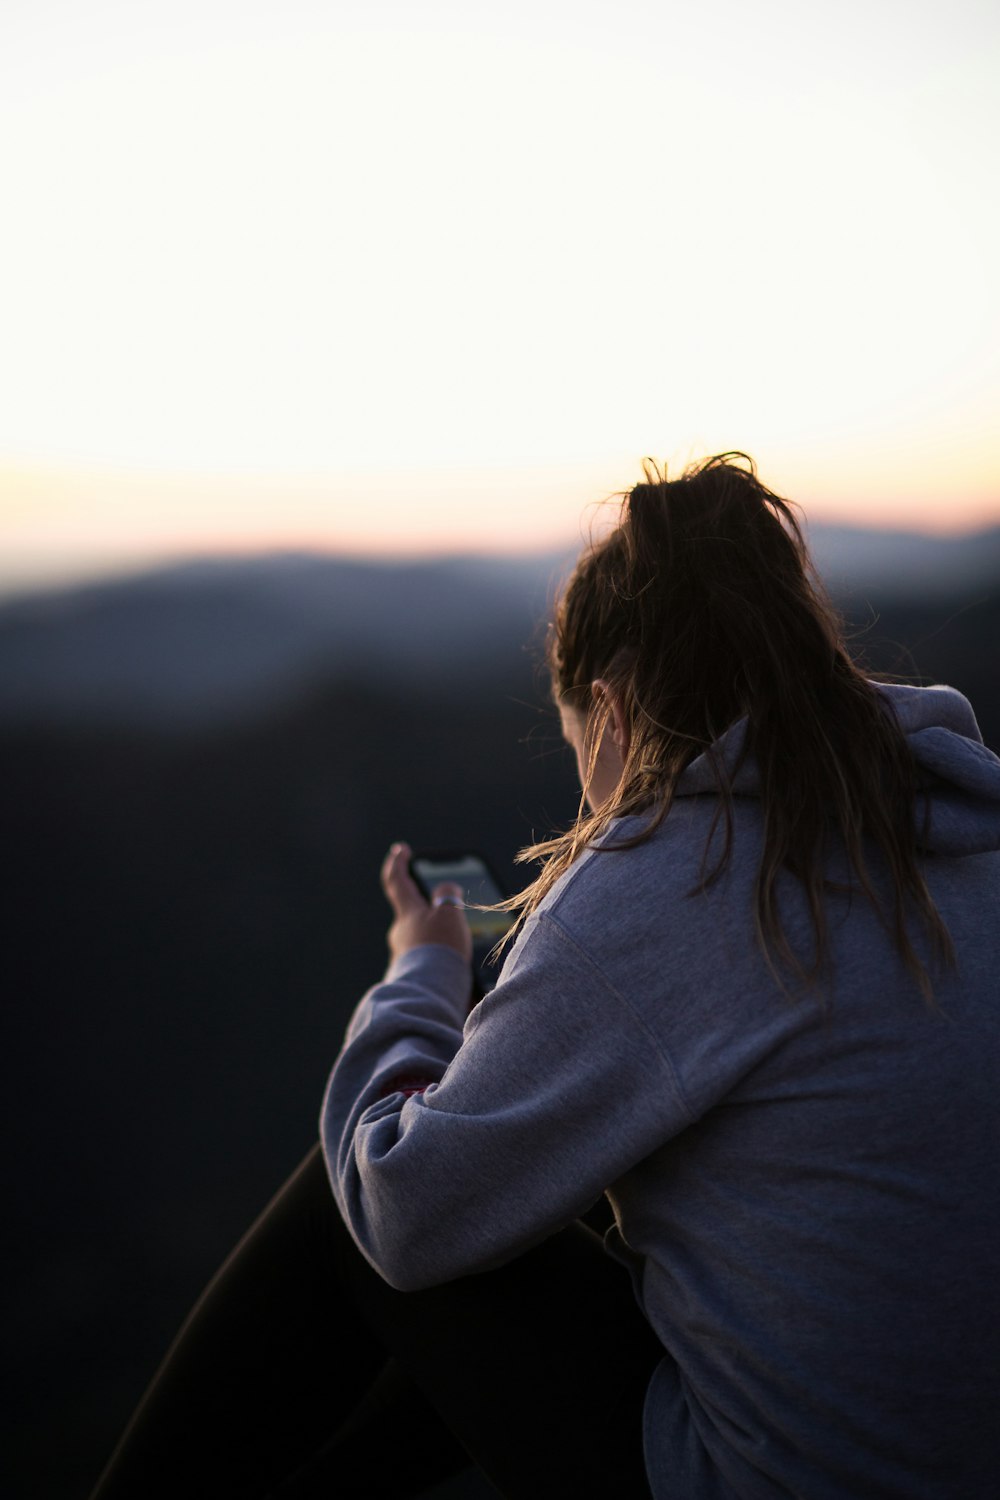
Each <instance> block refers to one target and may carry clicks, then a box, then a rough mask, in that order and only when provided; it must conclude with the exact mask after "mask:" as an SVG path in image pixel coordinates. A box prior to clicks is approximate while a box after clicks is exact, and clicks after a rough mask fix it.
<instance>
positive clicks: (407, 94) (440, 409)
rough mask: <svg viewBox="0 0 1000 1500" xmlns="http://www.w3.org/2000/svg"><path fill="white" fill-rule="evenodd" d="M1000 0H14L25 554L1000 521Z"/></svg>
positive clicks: (5, 49)
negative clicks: (745, 515)
mask: <svg viewBox="0 0 1000 1500" xmlns="http://www.w3.org/2000/svg"><path fill="white" fill-rule="evenodd" d="M997 77H1000V7H997V6H996V4H995V3H994V0H952V3H947V4H946V3H936V0H935V3H929V0H905V3H904V0H839V3H838V4H837V5H836V6H833V5H830V4H829V3H828V0H824V3H822V4H817V3H811V0H759V3H756V4H753V5H748V4H746V0H699V3H698V4H697V5H692V4H691V3H690V0H685V3H683V4H681V3H672V0H655V3H646V0H616V3H614V4H611V3H607V0H604V3H594V0H573V3H565V0H505V3H504V4H503V5H502V6H501V5H499V4H495V3H494V4H481V3H477V0H461V3H457V0H424V3H419V0H364V3H357V4H355V3H351V0H339V3H338V0H322V3H311V0H269V3H263V0H193V3H192V0H169V3H166V4H164V3H161V0H124V3H122V0H5V3H4V5H3V7H2V10H0V202H2V205H3V219H4V226H5V227H4V231H3V234H2V236H0V589H5V590H7V591H10V590H11V589H18V588H24V587H33V586H35V585H36V584H44V583H48V582H51V581H53V580H60V579H68V578H72V577H77V576H84V575H88V574H94V573H99V572H101V571H111V570H116V569H121V568H130V567H134V566H139V565H145V564H146V563H148V562H149V561H155V560H156V559H158V558H166V557H172V556H177V555H185V554H188V553H191V552H198V551H205V550H209V551H228V550H238V551H239V550H247V549H251V550H253V549H257V548H260V547H296V548H298V547H321V548H325V549H333V550H340V551H348V552H362V553H372V552H379V551H382V552H384V551H389V552H394V553H408V552H413V551H418V552H419V551H437V550H442V549H445V550H468V549H471V548H479V549H493V550H504V551H517V550H523V549H527V548H533V547H541V546H550V545H563V544H565V543H566V541H567V540H569V541H572V540H574V539H576V538H578V537H579V536H580V534H581V518H583V525H584V527H585V525H586V516H587V514H588V507H589V505H590V503H591V502H593V501H597V500H599V499H600V498H602V496H604V495H607V494H608V493H610V492H612V491H614V490H618V489H621V488H623V487H626V486H628V485H629V484H631V483H632V482H634V481H635V480H636V479H637V478H639V477H640V472H639V462H640V460H641V458H642V457H643V456H644V455H647V454H648V455H651V456H653V457H655V458H657V459H659V460H661V461H665V462H666V463H667V465H668V472H676V471H677V470H679V469H681V468H683V466H684V464H685V463H687V462H689V461H690V460H692V459H696V458H698V457H701V456H704V455H706V454H708V453H712V452H717V451H722V450H726V449H733V448H739V449H744V450H746V451H748V452H750V453H751V454H752V455H753V456H754V457H755V459H756V460H757V463H758V466H759V469H760V473H761V477H762V478H763V479H764V480H765V482H766V483H768V484H770V485H771V486H772V487H773V488H775V489H777V490H779V491H780V492H782V493H784V494H787V495H790V496H791V497H792V498H793V499H797V500H799V501H800V502H801V503H802V504H803V505H804V507H805V509H806V514H807V516H808V517H810V518H812V519H819V520H823V519H835V520H843V521H851V522H856V523H862V524H866V525H883V526H906V527H913V528H919V529H932V530H956V529H957V530H962V529H964V530H968V529H970V528H974V527H977V526H982V525H987V524H994V523H996V522H998V521H1000V450H998V441H997V432H998V422H997V413H998V411H1000V288H998V278H997V276H996V267H997V265H998V264H1000V193H998V192H997V191H996V182H997V173H996V160H997V153H998V147H1000V90H998V89H997V87H996V79H997Z"/></svg>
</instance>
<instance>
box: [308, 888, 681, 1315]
mask: <svg viewBox="0 0 1000 1500" xmlns="http://www.w3.org/2000/svg"><path fill="white" fill-rule="evenodd" d="M467 983H468V976H467V969H466V967H465V966H464V964H463V963H462V960H461V959H460V958H458V956H457V955H454V954H452V953H450V951H449V950H447V949H444V948H438V947H434V948H432V947H425V948H419V949H414V950H413V951H412V952H411V953H409V954H407V955H406V956H405V958H404V959H403V960H401V961H400V962H399V963H397V964H395V965H393V966H392V967H391V968H390V970H389V973H388V975H387V977H386V980H385V982H384V983H382V984H380V985H376V987H375V988H374V989H373V990H371V991H369V993H368V994H367V995H366V996H365V998H364V1000H362V1002H361V1004H360V1005H359V1007H358V1009H357V1011H356V1012H355V1014H354V1017H353V1019H352V1021H351V1024H350V1026H349V1028H348V1032H347V1037H346V1040H345V1044H344V1047H343V1050H342V1052H341V1054H340V1057H339V1058H338V1060H337V1063H336V1065H335V1067H334V1069H333V1072H332V1074H331V1077H330V1080H329V1083H328V1086H327V1090H326V1095H325V1098H324V1101H323V1107H322V1113H321V1118H320V1132H321V1139H322V1143H323V1150H324V1154H325V1157H326V1162H327V1170H328V1172H329V1175H330V1180H331V1184H332V1187H333V1192H334V1196H335V1198H336V1200H337V1204H338V1206H339V1208H340V1212H341V1214H342V1215H343V1217H344V1220H345V1222H346V1223H347V1225H348V1227H349V1228H350V1230H351V1233H352V1234H353V1236H354V1238H355V1240H356V1241H357V1243H358V1246H359V1247H360V1249H361V1250H362V1252H363V1253H364V1255H365V1256H366V1257H367V1258H368V1260H369V1261H370V1262H371V1263H372V1265H373V1266H374V1267H375V1269H376V1270H377V1271H379V1272H380V1274H381V1275H382V1276H383V1277H384V1278H385V1280H386V1281H388V1282H389V1283H390V1284H391V1285H393V1286H395V1287H397V1288H399V1289H400V1290H403V1291H407V1290H417V1289H419V1288H422V1287H428V1286H434V1285H436V1284H438V1283H441V1282H445V1281H450V1280H452V1279H454V1278H455V1277H458V1276H463V1275H466V1274H469V1273H471V1272H475V1271H482V1270H487V1269H489V1268H491V1267H493V1266H496V1265H500V1264H502V1263H503V1262H504V1261H506V1260H509V1259H511V1258H512V1257H513V1256H515V1255H518V1254H520V1253H522V1252H523V1251H524V1250H527V1249H528V1248H529V1247H530V1246H531V1245H533V1244H536V1243H538V1242H539V1241H540V1240H543V1239H545V1238H546V1237H547V1236H549V1235H550V1234H553V1233H555V1231H557V1230H558V1229H560V1228H562V1227H563V1226H564V1225H566V1224H568V1223H569V1222H570V1221H571V1220H572V1219H574V1218H575V1217H577V1215H579V1214H580V1213H582V1212H584V1211H585V1210H586V1209H587V1208H589V1207H590V1206H591V1204H593V1203H594V1202H595V1201H596V1199H597V1198H598V1197H600V1195H601V1193H602V1192H603V1191H604V1189H605V1188H606V1187H608V1186H609V1185H610V1184H611V1183H612V1182H614V1181H615V1180H616V1179H617V1178H618V1177H620V1176H621V1175H622V1174H623V1173H624V1172H625V1171H627V1170H628V1169H629V1168H630V1167H632V1166H634V1165H635V1164H636V1163H637V1162H638V1161H641V1160H642V1159H643V1158H644V1157H645V1156H647V1155H648V1154H649V1153H650V1151H652V1150H653V1149H654V1148H655V1147H656V1146H658V1145H660V1144H661V1143H662V1142H663V1141H664V1140H665V1139H667V1138H668V1137H670V1136H671V1135H674V1134H676V1133H677V1132H678V1131H679V1130H681V1129H683V1128H684V1126H685V1125H687V1124H688V1123H689V1121H690V1118H691V1115H690V1112H689V1110H688V1108H687V1106H686V1104H685V1102H684V1100H683V1098H682V1097H681V1093H680V1089H679V1087H678V1085H677V1082H676V1079H675V1077H674V1073H673V1069H672V1067H671V1065H670V1062H669V1059H668V1058H667V1057H666V1056H665V1055H664V1054H663V1053H662V1051H661V1050H660V1047H659V1045H658V1043H657V1041H656V1039H655V1038H654V1036H653V1035H652V1033H651V1032H650V1031H649V1030H648V1029H647V1027H646V1025H645V1023H644V1022H643V1020H642V1019H641V1017H640V1016H639V1014H638V1013H637V1012H636V1011H635V1010H634V1009H633V1007H632V1005H631V1004H630V1003H629V1001H628V998H627V997H626V996H623V995H621V994H619V993H618V992H617V991H616V990H615V989H614V988H613V987H612V986H611V985H610V984H609V983H608V981H607V980H606V979H605V978H604V976H603V975H602V974H601V972H600V971H599V970H598V969H597V968H596V967H595V965H594V964H593V962H592V961H591V960H590V959H589V958H588V957H587V956H586V955H585V954H584V953H583V952H582V951H581V950H580V949H579V948H578V947H577V945H576V944H575V943H574V941H573V940H572V938H571V937H570V936H569V935H568V933H567V932H565V931H564V929H563V928H562V927H561V925H560V924H559V923H558V922H557V921H556V920H555V919H553V918H552V917H551V916H548V915H545V914H536V915H535V916H534V917H532V918H531V920H530V921H529V923H528V924H527V925H526V927H525V930H524V932H523V933H522V934H521V937H520V939H519V941H518V943H517V944H516V945H515V948H514V949H513V950H512V952H511V955H510V956H509V958H508V960H507V963H506V964H505V966H504V970H503V973H502V975H501V978H500V981H499V982H498V984H497V986H496V988H495V989H494V990H493V991H492V992H491V993H490V994H489V995H487V996H486V998H485V999H484V1000H482V1001H481V1002H480V1004H479V1005H478V1006H477V1007H476V1008H475V1010H474V1011H473V1013H472V1015H471V1016H470V1017H469V1018H468V1020H467V1021H466V1022H465V1026H464V1030H463V1025H462V1018H463V1012H464V998H465V994H466V992H467Z"/></svg>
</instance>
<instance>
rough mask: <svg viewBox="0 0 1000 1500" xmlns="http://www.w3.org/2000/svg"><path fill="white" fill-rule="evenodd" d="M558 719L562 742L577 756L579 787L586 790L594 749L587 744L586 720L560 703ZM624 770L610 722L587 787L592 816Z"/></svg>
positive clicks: (609, 721)
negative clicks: (588, 768)
mask: <svg viewBox="0 0 1000 1500" xmlns="http://www.w3.org/2000/svg"><path fill="white" fill-rule="evenodd" d="M559 719H560V722H561V724H562V732H563V738H564V739H565V741H566V743H567V745H569V747H570V749H571V750H572V751H573V754H574V755H575V756H576V771H577V775H578V776H579V778H580V786H581V787H583V786H584V784H585V782H586V779H587V763H588V761H589V759H590V753H591V746H590V744H589V742H588V740H587V716H586V714H583V713H581V711H580V710H579V709H578V708H571V707H570V705H569V704H568V703H560V704H559ZM624 769H625V762H624V759H623V757H622V752H621V749H620V747H619V744H618V742H617V739H616V735H615V725H614V722H613V720H611V719H609V720H608V723H607V725H606V726H605V730H604V734H603V736H602V738H601V744H600V748H599V750H598V752H597V759H596V760H595V762H594V774H593V776H592V777H591V778H590V785H589V787H587V806H588V807H589V808H590V810H591V812H598V811H599V810H600V808H602V807H603V806H604V804H605V802H607V800H608V798H609V797H610V796H611V795H612V793H613V792H614V791H615V790H616V788H617V786H618V783H619V782H620V781H621V779H622V772H623V771H624Z"/></svg>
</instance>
